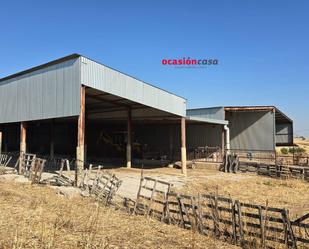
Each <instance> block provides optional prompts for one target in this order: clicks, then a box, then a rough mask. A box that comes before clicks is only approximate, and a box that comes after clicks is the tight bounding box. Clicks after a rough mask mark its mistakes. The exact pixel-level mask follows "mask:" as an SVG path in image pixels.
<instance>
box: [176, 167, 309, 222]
mask: <svg viewBox="0 0 309 249" xmlns="http://www.w3.org/2000/svg"><path fill="white" fill-rule="evenodd" d="M189 178H190V179H191V180H190V181H189V182H188V184H186V185H185V186H184V187H182V188H181V189H179V191H181V192H183V193H186V194H193V195H197V194H198V193H218V195H223V196H231V197H232V198H233V199H238V200H240V201H242V202H248V203H253V204H259V205H266V203H267V202H268V206H272V207H279V208H287V209H289V210H290V212H291V217H292V218H293V217H298V216H300V215H302V214H306V213H308V212H309V191H308V187H309V183H308V182H303V181H301V180H296V179H289V180H281V179H273V178H268V177H264V176H258V175H255V174H248V173H243V174H241V173H239V174H228V173H222V172H218V171H217V170H211V169H197V170H193V171H191V172H190V173H189Z"/></svg>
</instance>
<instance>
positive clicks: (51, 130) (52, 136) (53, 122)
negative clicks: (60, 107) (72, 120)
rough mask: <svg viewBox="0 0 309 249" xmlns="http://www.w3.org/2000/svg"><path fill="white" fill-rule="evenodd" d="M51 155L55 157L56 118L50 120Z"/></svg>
mask: <svg viewBox="0 0 309 249" xmlns="http://www.w3.org/2000/svg"><path fill="white" fill-rule="evenodd" d="M49 156H50V158H51V159H53V158H54V157H55V120H54V119H52V120H51V122H50V152H49Z"/></svg>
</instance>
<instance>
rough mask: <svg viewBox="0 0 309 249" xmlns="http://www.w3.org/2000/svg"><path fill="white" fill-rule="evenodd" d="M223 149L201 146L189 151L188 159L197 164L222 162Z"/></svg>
mask: <svg viewBox="0 0 309 249" xmlns="http://www.w3.org/2000/svg"><path fill="white" fill-rule="evenodd" d="M222 157H223V153H222V148H220V147H218V146H216V147H211V146H201V147H196V148H188V149H187V159H188V160H192V161H196V162H216V163H218V162H222Z"/></svg>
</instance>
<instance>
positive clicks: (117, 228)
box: [0, 181, 236, 249]
mask: <svg viewBox="0 0 309 249" xmlns="http://www.w3.org/2000/svg"><path fill="white" fill-rule="evenodd" d="M0 209H1V211H0V214H1V215H0V248H3V249H4V248H63V249H66V248H218V249H219V248H236V247H234V246H232V245H229V244H225V243H223V242H220V241H214V240H213V239H212V238H209V237H206V236H202V235H199V234H198V233H196V232H192V231H188V230H184V229H181V228H178V227H175V226H169V225H165V224H163V223H161V222H158V221H155V220H151V219H147V218H145V217H142V216H130V215H129V214H127V213H126V212H124V211H121V210H115V209H113V208H111V207H105V206H101V205H98V204H97V203H96V202H94V201H92V200H90V199H82V198H75V199H67V198H65V197H63V196H59V195H57V194H56V193H55V191H54V190H53V189H51V188H49V187H44V186H37V185H30V184H22V183H14V182H7V181H2V182H1V181H0Z"/></svg>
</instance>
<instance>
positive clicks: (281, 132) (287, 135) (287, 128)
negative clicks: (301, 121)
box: [276, 123, 293, 145]
mask: <svg viewBox="0 0 309 249" xmlns="http://www.w3.org/2000/svg"><path fill="white" fill-rule="evenodd" d="M276 144H278V145H280V144H293V124H292V123H276Z"/></svg>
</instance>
